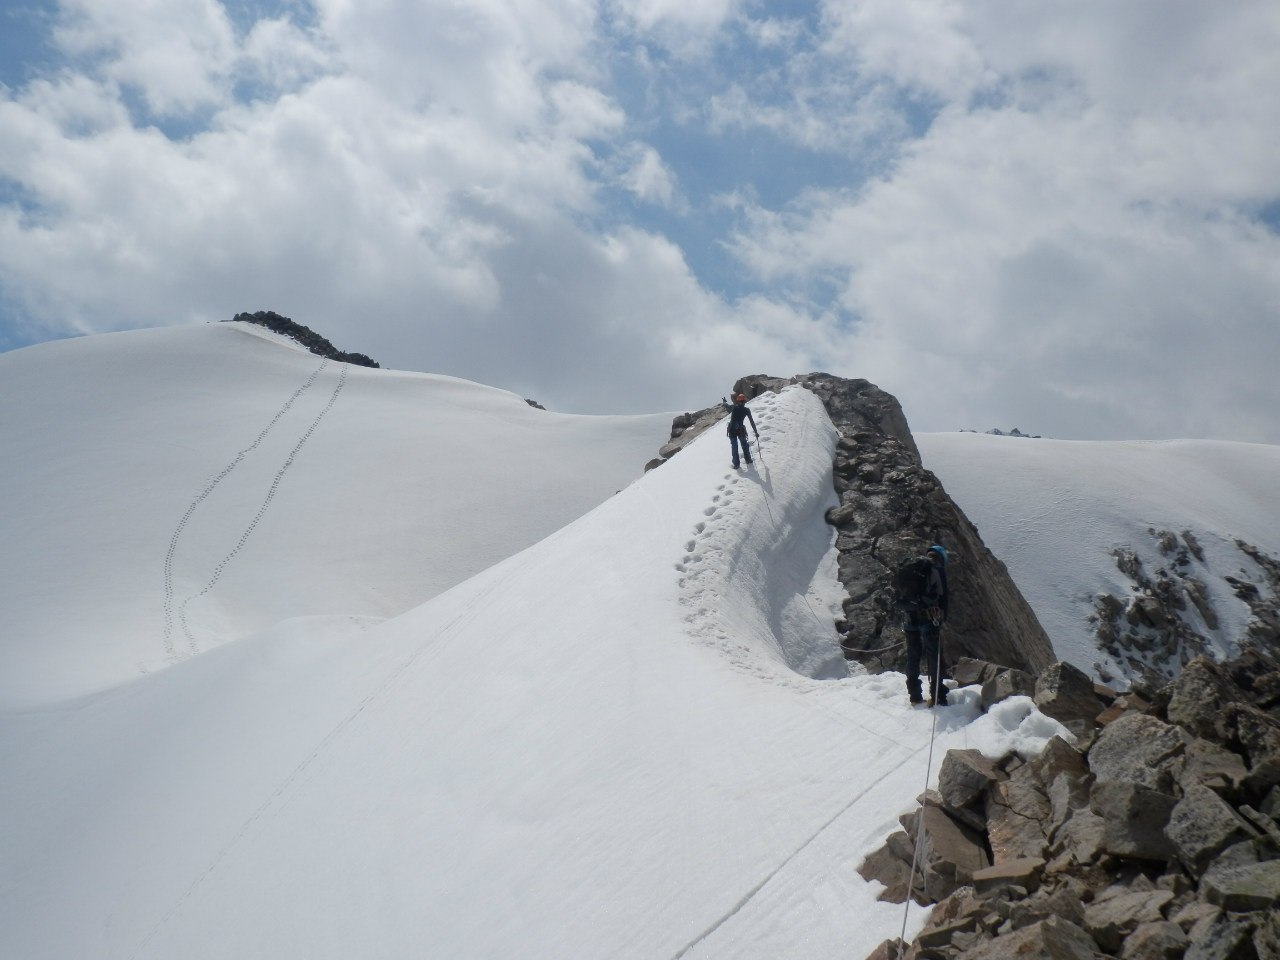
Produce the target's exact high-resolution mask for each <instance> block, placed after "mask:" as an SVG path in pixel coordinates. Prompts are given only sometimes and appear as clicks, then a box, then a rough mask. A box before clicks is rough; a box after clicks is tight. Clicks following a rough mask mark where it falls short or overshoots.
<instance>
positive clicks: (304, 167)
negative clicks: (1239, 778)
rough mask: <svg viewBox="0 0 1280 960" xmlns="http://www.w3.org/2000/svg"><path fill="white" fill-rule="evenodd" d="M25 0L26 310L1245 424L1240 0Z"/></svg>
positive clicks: (1246, 156) (1215, 428)
mask: <svg viewBox="0 0 1280 960" xmlns="http://www.w3.org/2000/svg"><path fill="white" fill-rule="evenodd" d="M60 9H61V14H60V19H59V20H58V21H57V25H56V34H55V37H56V41H57V46H56V48H55V53H56V58H55V59H53V60H50V61H46V62H42V63H38V64H37V63H32V64H29V65H27V68H26V70H25V72H24V76H27V77H29V79H27V80H26V81H25V82H23V83H22V84H21V85H19V86H14V87H12V88H3V89H0V327H2V328H8V329H9V331H12V330H14V329H23V330H24V331H25V332H24V336H26V337H27V338H30V337H36V338H39V337H40V336H56V335H63V334H66V333H68V332H87V331H97V330H108V329H120V328H125V327H132V326H143V325H151V324H161V323H175V322H196V321H204V320H215V319H224V318H226V317H229V316H231V315H232V314H233V313H235V312H237V311H240V310H257V309H271V310H276V311H278V312H280V313H284V314H286V315H289V316H292V317H294V318H295V319H297V320H299V321H300V322H303V323H307V324H309V325H312V326H314V327H315V328H316V329H319V330H320V331H322V332H323V333H324V334H325V335H326V336H328V337H330V339H333V340H334V341H335V342H337V343H340V344H341V345H342V346H343V347H344V348H345V349H353V350H359V351H361V352H365V353H369V354H370V355H372V356H374V357H376V358H378V359H379V360H380V361H382V362H384V363H387V364H389V365H391V366H396V367H401V368H411V369H424V370H432V371H435V372H441V373H448V374H453V375H456V376H465V377H471V378H473V379H477V380H481V381H483V382H487V383H492V384H494V385H497V386H504V387H509V388H511V389H517V390H520V391H521V392H524V393H525V394H526V395H530V396H535V397H536V398H537V399H539V400H541V401H543V402H544V403H547V404H548V405H550V406H553V407H556V408H558V409H567V410H578V411H583V412H606V411H607V412H641V411H652V410H654V409H663V408H667V409H682V408H685V409H692V408H694V407H699V406H705V405H706V404H707V403H709V402H711V401H712V400H714V399H717V398H718V397H719V396H720V395H721V394H722V393H723V392H725V391H726V390H727V389H728V387H729V384H731V383H732V381H733V380H734V379H736V378H737V377H739V376H741V375H743V374H745V373H748V372H767V373H772V374H778V375H789V374H793V373H802V372H808V371H810V370H815V369H822V370H826V371H828V372H831V373H835V374H840V375H845V376H865V377H867V378H868V379H871V380H873V381H875V382H877V383H879V384H880V385H881V386H883V387H885V388H886V389H889V390H891V391H893V392H895V393H896V394H898V396H899V397H900V399H902V401H903V403H904V406H905V407H906V409H907V412H908V415H909V417H910V418H911V421H912V423H913V425H915V426H916V427H917V428H919V429H953V428H956V427H962V426H963V427H975V428H986V427H990V426H1004V427H1010V426H1015V425H1016V426H1019V427H1021V428H1023V429H1024V430H1030V431H1035V432H1038V433H1045V434H1055V435H1058V436H1081V437H1084V436H1089V437H1101V436H1117V437H1120V436H1139V437H1158V436H1176V435H1195V436H1217V437H1232V438H1239V439H1262V440H1268V441H1269V442H1280V426H1278V425H1277V422H1276V420H1275V417H1274V410H1275V409H1276V407H1277V405H1278V404H1280V386H1277V385H1276V384H1277V383H1280V381H1278V380H1277V379H1276V378H1274V377H1273V376H1271V375H1270V371H1269V370H1268V369H1267V367H1268V366H1269V364H1270V362H1271V360H1270V358H1273V357H1274V356H1276V355H1280V342H1278V341H1277V337H1280V332H1277V331H1278V330H1280V327H1278V326H1277V324H1276V323H1275V322H1274V317H1275V305H1276V303H1278V302H1280V276H1278V275H1277V270H1278V268H1277V267H1276V264H1277V263H1280V257H1277V253H1280V250H1277V242H1278V239H1277V235H1276V233H1275V230H1274V224H1272V225H1268V223H1267V222H1265V221H1264V220H1263V219H1261V216H1260V213H1259V211H1263V210H1267V209H1272V210H1274V209H1275V204H1276V202H1277V199H1278V198H1280V172H1278V171H1277V169H1276V168H1275V164H1274V162H1273V159H1272V154H1273V153H1274V151H1273V150H1272V149H1271V147H1270V143H1269V141H1268V140H1267V137H1268V136H1269V135H1270V134H1271V132H1272V131H1274V130H1275V129H1277V127H1278V126H1280V93H1277V91H1280V61H1277V60H1276V58H1275V57H1274V56H1273V55H1272V51H1273V50H1274V49H1275V48H1276V46H1277V43H1278V42H1280V25H1278V24H1277V22H1276V18H1275V16H1274V14H1272V13H1270V11H1269V7H1268V6H1267V5H1266V4H1262V3H1254V2H1245V0H1241V2H1232V3H1227V4H1221V5H1217V6H1213V7H1205V6H1204V5H1202V4H1197V3H1192V2H1190V0H1175V2H1165V0H1161V2H1157V0H1138V2H1135V3H1132V4H1127V5H1125V7H1124V9H1123V10H1120V9H1118V8H1115V7H1114V5H1113V4H1110V3H1104V2H1103V0H1085V2H1083V3H1080V4H1076V5H1073V6H1072V7H1071V8H1070V9H1069V10H1066V9H1064V10H1057V9H1056V8H1055V9H1049V8H1044V7H1038V6H1035V5H1017V4H1010V3H1008V2H1007V0H971V2H970V0H967V2H965V3H963V4H962V3H959V2H956V0H895V2H892V3H891V2H888V0H863V2H860V3H857V4H848V3H837V2H834V0H832V2H824V3H823V4H821V5H819V6H818V7H817V8H816V10H804V11H798V10H797V9H796V8H795V7H794V6H793V5H789V4H780V3H779V4H774V3H770V2H752V3H741V2H738V0H719V2H715V3H708V4H688V3H675V2H673V0H610V2H608V3H598V2H594V0H540V2H516V0H426V2H423V0H361V2H359V3H356V2H354V0H317V2H316V3H314V4H313V5H312V7H310V8H309V9H308V12H307V15H306V16H305V17H302V16H298V15H296V14H295V13H291V12H290V11H292V10H294V5H292V4H290V3H280V2H272V3H270V4H267V3H266V0H260V5H259V6H256V7H255V6H254V5H253V4H251V3H238V4H236V5H235V7H234V8H231V7H228V6H224V5H222V4H219V3H216V2H214V0H145V2H144V0H119V2H112V3H107V2H105V0H68V2H67V3H65V4H63V6H62V7H61V8H60ZM229 10H231V11H232V13H234V16H232V14H231V13H229V12H228V11H229ZM36 327H40V328H42V330H41V332H36V333H31V332H30V331H31V330H32V329H33V328H36ZM0 332H3V331H0ZM7 336H8V338H9V339H12V337H13V334H12V332H10V333H9V334H8V335H7ZM0 342H5V341H4V339H3V338H0Z"/></svg>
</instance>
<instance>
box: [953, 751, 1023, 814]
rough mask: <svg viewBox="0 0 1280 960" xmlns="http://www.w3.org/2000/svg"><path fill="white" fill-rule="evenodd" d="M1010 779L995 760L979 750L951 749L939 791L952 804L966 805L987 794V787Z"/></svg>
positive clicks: (957, 805) (954, 805)
mask: <svg viewBox="0 0 1280 960" xmlns="http://www.w3.org/2000/svg"><path fill="white" fill-rule="evenodd" d="M1004 779H1007V775H1006V774H1005V772H1004V771H1003V770H1001V769H1000V768H999V767H998V766H997V765H996V762H995V761H994V760H989V759H988V758H987V757H985V756H983V755H982V753H981V752H980V751H978V750H948V751H947V755H946V756H945V757H943V759H942V767H941V769H939V771H938V792H939V793H940V794H942V799H943V800H944V801H945V802H946V803H947V804H948V805H949V806H952V807H956V808H960V807H967V806H969V804H971V803H973V802H974V801H975V800H977V799H978V798H979V797H981V796H983V795H984V794H985V793H986V790H987V787H989V786H990V785H991V784H992V783H995V782H996V781H999V780H1004Z"/></svg>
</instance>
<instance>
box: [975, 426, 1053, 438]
mask: <svg viewBox="0 0 1280 960" xmlns="http://www.w3.org/2000/svg"><path fill="white" fill-rule="evenodd" d="M960 432H961V433H977V432H978V431H977V430H961V431H960ZM982 432H983V433H986V434H987V435H988V436H992V437H1025V438H1027V439H1028V440H1040V439H1043V438H1042V437H1041V436H1040V434H1038V433H1023V432H1022V431H1021V430H1019V429H1018V428H1017V427H1014V428H1013V429H1012V430H1010V431H1008V432H1007V433H1006V432H1005V431H1004V430H1001V429H1000V428H999V427H992V428H991V429H990V430H984V431H982Z"/></svg>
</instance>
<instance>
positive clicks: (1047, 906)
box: [993, 868, 1084, 930]
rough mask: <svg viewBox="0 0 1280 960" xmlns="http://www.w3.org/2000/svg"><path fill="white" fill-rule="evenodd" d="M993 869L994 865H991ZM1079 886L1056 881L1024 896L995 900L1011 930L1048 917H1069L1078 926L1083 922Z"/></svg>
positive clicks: (1081, 890)
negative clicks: (1053, 885) (1053, 884)
mask: <svg viewBox="0 0 1280 960" xmlns="http://www.w3.org/2000/svg"><path fill="white" fill-rule="evenodd" d="M993 869H996V868H993ZM1082 893H1083V889H1082V888H1081V889H1077V888H1076V885H1074V884H1068V883H1060V884H1058V885H1056V886H1055V887H1053V888H1052V889H1040V890H1039V891H1036V892H1034V893H1032V894H1031V895H1030V896H1028V897H1027V898H1026V899H1024V900H1003V901H998V902H997V903H996V907H997V909H998V910H999V913H1000V915H1001V916H1002V917H1005V918H1006V919H1007V920H1008V921H1009V924H1010V926H1011V927H1012V928H1013V929H1014V930H1021V929H1022V928H1023V927H1029V926H1031V925H1032V924H1033V923H1039V922H1040V921H1041V920H1047V919H1049V918H1050V917H1061V918H1062V919H1063V920H1070V921H1071V922H1072V923H1074V924H1075V925H1076V926H1078V927H1082V926H1084V902H1083V901H1082V900H1081V896H1082Z"/></svg>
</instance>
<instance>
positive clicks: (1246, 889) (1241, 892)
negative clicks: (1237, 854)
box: [1200, 860, 1280, 913]
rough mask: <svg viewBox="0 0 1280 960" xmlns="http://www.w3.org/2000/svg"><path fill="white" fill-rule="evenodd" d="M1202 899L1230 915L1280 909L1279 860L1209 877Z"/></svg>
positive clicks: (1238, 868) (1203, 888)
mask: <svg viewBox="0 0 1280 960" xmlns="http://www.w3.org/2000/svg"><path fill="white" fill-rule="evenodd" d="M1200 892H1201V895H1202V896H1204V898H1205V899H1206V900H1208V901H1209V902H1210V903H1212V904H1214V905H1216V906H1219V907H1222V909H1223V910H1226V911H1227V912H1229V913H1250V912H1252V911H1254V910H1275V909H1277V907H1280V860H1267V861H1265V862H1263V863H1252V864H1246V865H1244V866H1240V867H1232V868H1230V869H1228V870H1222V871H1218V872H1215V873H1213V874H1210V875H1206V876H1205V879H1204V882H1203V883H1201V885H1200Z"/></svg>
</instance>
